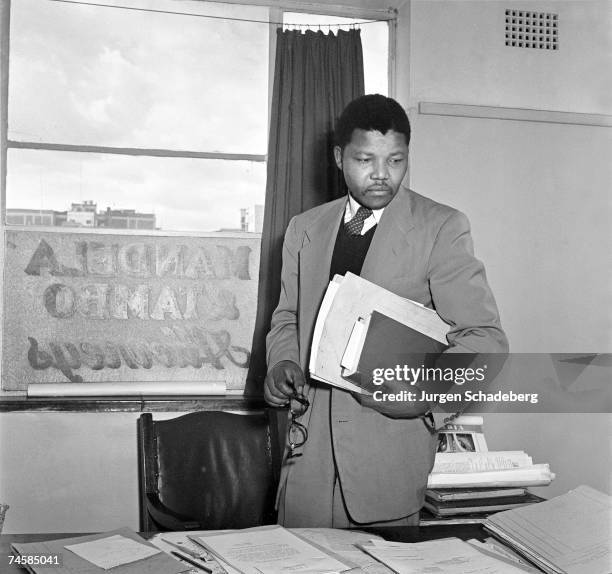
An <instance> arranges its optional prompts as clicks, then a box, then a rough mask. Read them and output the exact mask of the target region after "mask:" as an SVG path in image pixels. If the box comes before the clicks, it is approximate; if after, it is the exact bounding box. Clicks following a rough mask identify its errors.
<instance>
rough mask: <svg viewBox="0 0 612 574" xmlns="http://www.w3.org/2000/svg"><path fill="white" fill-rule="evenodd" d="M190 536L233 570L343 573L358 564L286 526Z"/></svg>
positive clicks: (243, 573) (280, 573)
mask: <svg viewBox="0 0 612 574" xmlns="http://www.w3.org/2000/svg"><path fill="white" fill-rule="evenodd" d="M190 538H191V539H192V540H194V541H195V542H197V543H198V544H201V545H202V546H203V547H204V548H205V549H206V550H207V551H209V552H211V553H212V554H213V555H214V556H215V557H217V559H218V560H219V563H220V564H223V565H227V566H229V567H230V568H231V569H232V570H228V569H227V568H226V570H228V572H229V574H232V573H233V572H239V573H241V574H287V573H288V572H299V573H300V574H339V573H341V572H347V571H348V570H352V569H353V568H355V567H356V566H357V565H356V564H354V563H352V562H349V561H347V560H345V559H342V558H341V557H340V556H337V555H334V553H332V552H331V551H329V550H326V549H324V548H323V547H320V546H318V545H316V544H314V543H313V542H307V541H306V540H304V539H303V538H300V537H299V536H297V535H296V534H294V533H292V532H290V531H289V530H286V529H285V528H283V527H282V526H263V527H257V528H245V529H243V530H235V531H221V532H219V531H217V532H215V531H212V532H208V533H205V534H199V535H196V536H190Z"/></svg>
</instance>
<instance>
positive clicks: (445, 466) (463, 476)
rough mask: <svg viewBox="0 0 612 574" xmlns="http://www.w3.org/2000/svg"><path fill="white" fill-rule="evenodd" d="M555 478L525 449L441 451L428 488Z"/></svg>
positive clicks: (523, 483)
mask: <svg viewBox="0 0 612 574" xmlns="http://www.w3.org/2000/svg"><path fill="white" fill-rule="evenodd" d="M554 478H555V475H554V473H553V472H551V471H550V467H549V465H548V464H533V461H532V459H531V457H530V456H528V455H527V454H526V453H525V452H523V451H488V452H453V453H442V452H438V453H436V459H435V463H434V467H433V469H432V472H431V474H430V475H429V479H428V481H427V488H470V487H478V486H480V487H505V486H546V485H548V484H550V483H551V482H552V480H553V479H554Z"/></svg>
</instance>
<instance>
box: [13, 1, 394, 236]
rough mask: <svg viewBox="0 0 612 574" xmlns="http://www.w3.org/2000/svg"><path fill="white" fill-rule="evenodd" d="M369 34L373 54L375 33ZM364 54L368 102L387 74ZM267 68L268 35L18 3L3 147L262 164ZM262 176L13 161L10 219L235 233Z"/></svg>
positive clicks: (105, 161) (205, 23)
mask: <svg viewBox="0 0 612 574" xmlns="http://www.w3.org/2000/svg"><path fill="white" fill-rule="evenodd" d="M104 3H105V4H119V5H124V6H130V7H145V8H150V9H156V10H169V11H180V12H190V13H193V14H207V15H216V16H230V17H238V18H250V19H254V20H266V19H267V17H268V9H267V8H264V7H255V6H237V5H229V4H215V3H211V2H195V1H189V0H185V1H181V2H176V0H123V1H119V0H104ZM302 18H304V19H305V20H303V21H310V22H313V23H317V22H318V20H317V17H316V16H306V15H303V16H302ZM328 18H329V19H331V18H332V17H328ZM293 20H296V16H293V18H291V19H289V18H288V21H293ZM338 20H339V19H338V18H335V19H334V20H332V21H338ZM328 21H329V20H328ZM362 34H363V32H362ZM368 34H369V35H370V37H371V40H370V44H371V45H376V46H377V49H376V50H374V51H373V52H376V53H377V54H381V53H382V54H384V53H385V52H386V25H384V24H380V25H379V24H376V25H374V26H372V27H370V28H369V30H368ZM364 44H365V39H364ZM378 47H381V48H382V50H381V49H378ZM365 55H366V79H367V78H368V66H369V67H370V69H371V70H372V71H371V72H370V73H369V76H370V83H371V85H372V88H371V89H370V91H381V89H384V83H385V82H386V73H385V72H386V70H385V66H382V67H381V66H380V63H378V64H377V63H376V62H372V63H371V64H369V63H368V57H367V56H368V54H367V51H366V54H365ZM375 57H376V56H375ZM378 57H379V58H380V56H378ZM268 62H269V58H268V26H267V25H266V24H258V23H251V22H236V21H229V20H218V19H209V18H201V17H194V16H183V15H171V14H157V13H152V12H140V11H133V10H122V9H111V8H103V7H95V6H82V5H75V4H66V3H61V2H51V1H49V0H18V1H16V2H13V3H12V12H11V47H10V81H9V139H14V140H25V141H33V142H45V143H65V144H77V145H100V146H113V147H132V148H163V149H171V150H190V151H205V152H224V153H246V154H257V155H263V154H265V153H266V139H267V125H268V117H267V116H268ZM381 68H382V71H381ZM379 86H383V87H379ZM265 172H266V167H265V163H263V162H249V161H222V160H208V159H204V160H200V159H186V158H159V157H132V156H124V155H107V154H93V153H74V152H53V151H33V150H17V149H12V150H9V158H8V180H7V207H9V208H28V209H55V210H58V211H64V210H66V209H68V208H69V206H70V204H71V203H73V202H80V201H84V200H93V201H94V202H95V203H97V205H98V209H106V207H111V208H112V209H136V210H137V211H141V212H147V213H151V212H153V213H155V215H156V217H157V225H158V226H159V227H161V228H163V229H165V230H177V231H180V230H199V231H213V230H216V229H219V228H237V227H239V224H240V208H241V207H250V206H253V205H254V204H261V203H263V201H264V195H265V178H266V173H265Z"/></svg>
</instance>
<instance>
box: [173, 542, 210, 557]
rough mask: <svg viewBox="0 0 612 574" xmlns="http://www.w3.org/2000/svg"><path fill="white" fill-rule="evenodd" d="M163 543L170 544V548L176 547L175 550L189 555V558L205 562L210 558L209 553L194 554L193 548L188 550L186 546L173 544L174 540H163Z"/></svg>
mask: <svg viewBox="0 0 612 574" xmlns="http://www.w3.org/2000/svg"><path fill="white" fill-rule="evenodd" d="M162 542H165V543H166V544H169V545H170V546H174V548H176V549H177V550H180V551H181V552H184V553H185V554H189V556H191V557H193V558H197V559H198V560H204V559H205V558H206V557H208V553H207V552H204V551H202V552H194V551H193V550H191V548H187V547H185V546H182V545H181V544H177V543H176V542H172V540H166V539H165V538H162Z"/></svg>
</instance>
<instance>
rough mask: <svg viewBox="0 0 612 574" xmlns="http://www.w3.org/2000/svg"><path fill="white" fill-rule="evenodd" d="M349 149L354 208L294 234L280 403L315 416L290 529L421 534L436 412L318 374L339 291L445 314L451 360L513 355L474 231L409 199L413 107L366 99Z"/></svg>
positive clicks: (284, 507)
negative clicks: (399, 528) (456, 355)
mask: <svg viewBox="0 0 612 574" xmlns="http://www.w3.org/2000/svg"><path fill="white" fill-rule="evenodd" d="M336 141H337V145H336V146H335V148H334V155H335V159H336V163H337V165H338V168H339V169H340V170H341V171H342V172H343V174H344V179H345V181H346V184H347V187H348V191H349V193H348V196H347V197H345V198H341V199H339V200H336V201H332V202H330V203H326V204H324V205H321V206H318V207H315V208H314V209H311V210H309V211H307V212H305V213H302V214H301V215H298V216H297V217H294V218H293V219H292V220H291V222H290V223H289V226H288V228H287V231H286V234H285V242H284V246H283V269H282V277H281V294H280V299H279V303H278V306H277V308H276V310H275V311H274V314H273V316H272V323H271V330H270V333H269V334H268V337H267V361H268V374H267V377H266V381H265V391H264V393H265V394H264V396H265V399H266V401H267V402H268V404H270V405H272V406H279V407H280V406H285V405H287V404H288V403H289V402H291V403H292V410H293V409H294V406H295V405H294V404H293V403H294V399H293V398H292V397H295V396H296V394H297V395H298V396H299V395H302V394H303V395H304V396H306V397H307V398H308V400H309V403H310V408H308V410H306V412H305V413H304V414H303V415H302V416H300V417H299V418H298V419H297V422H298V423H299V424H300V425H303V428H304V429H307V440H305V442H304V444H303V445H300V446H299V448H294V449H290V451H288V454H289V455H292V456H286V457H285V460H284V464H283V471H282V474H281V484H280V487H279V493H278V506H279V522H280V523H281V524H285V525H286V526H293V527H298V526H327V527H330V526H333V527H347V526H355V525H364V524H379V523H380V524H415V523H417V521H418V511H419V509H420V508H421V506H422V503H423V497H424V491H425V487H426V483H427V476H428V474H429V472H430V470H431V467H432V466H433V460H434V455H435V447H436V437H435V433H433V432H432V431H431V427H430V425H429V424H428V421H427V420H426V418H425V417H424V415H425V413H426V412H427V411H428V409H429V405H427V404H422V403H418V402H408V401H404V402H384V403H383V402H377V401H375V400H374V399H373V398H371V397H366V398H364V397H362V396H354V395H352V394H351V393H349V392H347V391H344V390H340V389H336V388H330V387H328V386H326V385H323V384H320V383H317V382H316V381H312V380H310V379H308V378H307V377H306V376H305V375H304V373H305V369H306V366H307V365H308V359H309V353H310V345H311V340H312V332H313V328H314V323H315V321H316V316H317V312H318V309H319V305H320V303H321V300H322V297H323V294H324V292H325V289H326V287H327V284H328V282H329V280H330V278H331V277H333V276H334V275H335V274H337V273H338V274H341V275H343V274H344V273H346V272H347V271H351V272H353V273H355V274H357V275H361V276H362V277H364V278H365V279H368V280H369V281H372V282H374V283H376V284H378V285H380V286H382V287H384V288H386V289H389V290H390V291H393V292H394V293H397V294H398V295H401V296H403V297H407V298H409V299H412V300H414V301H418V302H419V303H422V304H423V305H426V306H427V307H430V308H433V309H435V310H436V311H437V312H438V314H439V315H440V317H441V318H442V319H443V320H444V321H446V322H447V323H448V324H449V326H450V331H449V333H448V336H447V338H448V343H449V345H450V348H449V350H448V352H460V353H497V352H505V351H506V350H507V341H506V338H505V335H504V333H503V331H502V329H501V326H500V321H499V315H498V312H497V307H496V305H495V301H494V298H493V295H492V293H491V291H490V289H489V286H488V285H487V281H486V277H485V272H484V268H483V266H482V264H481V263H480V262H479V261H478V260H477V259H476V258H475V257H474V255H473V247H472V239H471V236H470V228H469V223H468V221H467V218H466V217H465V216H464V215H463V214H462V213H460V212H458V211H457V210H455V209H453V208H451V207H448V206H446V205H442V204H439V203H436V202H435V201H433V200H431V199H428V198H426V197H423V196H421V195H419V194H417V193H415V192H413V191H411V190H408V189H406V188H403V187H402V186H401V183H402V180H403V178H404V175H405V174H406V169H407V165H408V144H409V141H410V124H409V121H408V117H407V116H406V113H405V112H404V110H403V109H402V107H401V106H400V105H399V104H398V103H397V102H396V101H395V100H392V99H390V98H386V97H384V96H381V95H378V94H376V95H366V96H362V97H360V98H357V99H356V100H354V101H353V102H351V103H350V104H349V105H348V106H347V107H346V109H345V110H344V111H343V113H342V115H341V117H340V119H339V121H338V125H337V129H336ZM385 385H386V388H385V389H384V390H385V391H388V392H393V391H397V390H402V389H404V388H406V387H405V383H401V382H388V383H385ZM300 428H302V427H300ZM293 430H294V431H295V430H296V428H294V429H293ZM297 430H299V428H298V429H297ZM303 434H304V438H305V437H306V434H305V433H303ZM300 442H302V441H300Z"/></svg>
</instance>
